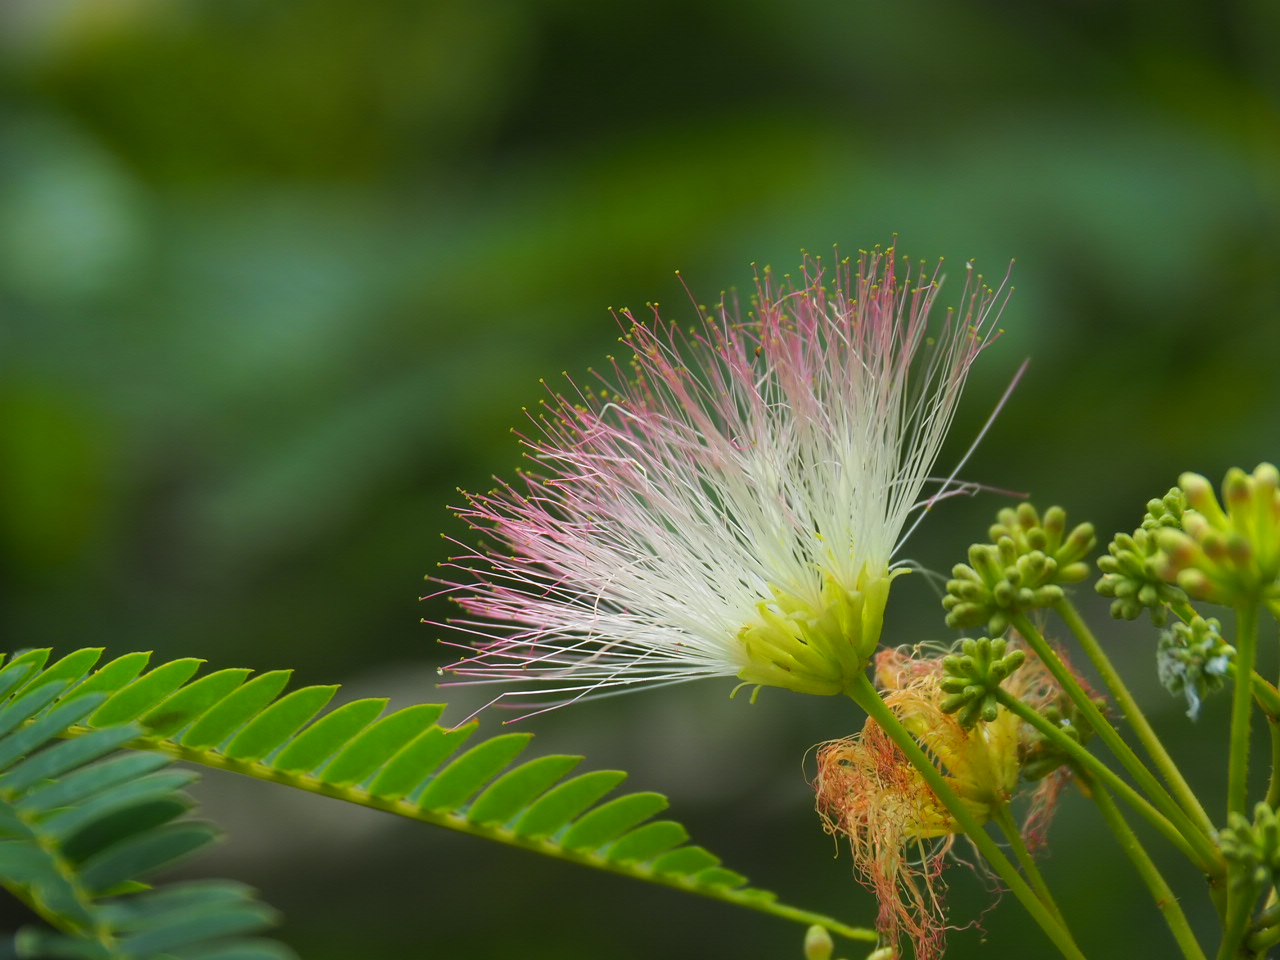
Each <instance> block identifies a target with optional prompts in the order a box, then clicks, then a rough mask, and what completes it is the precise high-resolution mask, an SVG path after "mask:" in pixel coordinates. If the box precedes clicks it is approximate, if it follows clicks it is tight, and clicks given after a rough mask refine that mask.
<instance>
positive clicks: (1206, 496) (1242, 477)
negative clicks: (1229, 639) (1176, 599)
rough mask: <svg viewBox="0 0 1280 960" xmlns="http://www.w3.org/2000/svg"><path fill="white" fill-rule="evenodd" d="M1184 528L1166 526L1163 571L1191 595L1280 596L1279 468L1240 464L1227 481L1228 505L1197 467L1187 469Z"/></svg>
mask: <svg viewBox="0 0 1280 960" xmlns="http://www.w3.org/2000/svg"><path fill="white" fill-rule="evenodd" d="M1178 486H1179V487H1181V488H1182V493H1183V495H1184V496H1185V497H1186V503H1187V509H1186V510H1185V511H1184V513H1183V515H1182V529H1181V530H1178V529H1174V528H1172V527H1169V528H1161V529H1159V530H1158V531H1157V532H1156V538H1157V540H1156V542H1157V544H1158V545H1159V547H1160V550H1161V553H1162V554H1163V556H1164V562H1163V565H1162V567H1161V570H1160V572H1161V575H1162V576H1163V577H1164V579H1166V580H1169V581H1172V582H1176V583H1177V584H1178V586H1180V587H1181V588H1182V589H1184V590H1185V591H1186V592H1187V593H1189V594H1190V595H1191V596H1193V597H1195V598H1197V599H1200V600H1207V601H1209V602H1210V603H1222V604H1226V605H1234V604H1238V603H1254V602H1257V601H1259V600H1270V599H1275V598H1277V597H1280V471H1278V470H1277V469H1276V468H1275V467H1274V466H1272V465H1271V464H1269V463H1261V464H1259V465H1258V466H1257V467H1256V468H1255V469H1254V471H1253V473H1252V474H1248V473H1245V472H1244V471H1243V470H1241V469H1239V468H1238V467H1233V468H1232V469H1231V470H1229V471H1227V476H1226V479H1225V480H1224V481H1223V483H1222V502H1223V503H1225V504H1226V508H1225V509H1224V508H1223V506H1222V504H1220V503H1219V501H1218V498H1217V496H1216V495H1215V494H1214V492H1213V487H1212V485H1211V484H1210V483H1209V481H1208V480H1206V479H1205V478H1204V477H1202V476H1200V474H1198V473H1184V474H1183V475H1182V476H1181V477H1179V478H1178Z"/></svg>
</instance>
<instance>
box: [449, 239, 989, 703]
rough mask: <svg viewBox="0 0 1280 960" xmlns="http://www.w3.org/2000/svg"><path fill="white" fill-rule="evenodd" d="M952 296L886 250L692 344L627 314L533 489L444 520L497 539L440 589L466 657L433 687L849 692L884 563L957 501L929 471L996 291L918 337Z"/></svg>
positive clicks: (874, 627) (538, 449)
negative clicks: (709, 684)
mask: <svg viewBox="0 0 1280 960" xmlns="http://www.w3.org/2000/svg"><path fill="white" fill-rule="evenodd" d="M941 282H942V274H941V264H939V265H938V266H937V267H935V268H934V269H933V270H932V271H931V272H927V273H926V272H924V271H923V268H922V269H921V272H919V273H917V274H916V275H914V276H913V275H912V272H911V268H910V265H909V264H906V263H905V262H904V261H903V260H902V259H900V258H899V257H898V256H897V255H896V252H895V250H894V249H893V248H892V247H890V248H888V249H886V250H881V249H879V248H877V249H876V250H874V251H871V252H864V253H863V254H862V255H861V256H860V257H859V258H858V259H857V261H856V262H850V261H849V260H845V261H843V262H841V263H840V265H839V267H838V268H837V269H835V270H834V271H831V277H830V279H829V280H828V278H827V276H826V275H825V271H824V268H823V265H822V264H821V262H820V261H817V260H812V259H809V260H807V261H806V263H805V265H804V267H803V270H802V274H801V279H800V280H798V281H795V282H793V281H792V280H791V279H790V278H788V279H785V280H783V281H781V282H779V281H778V280H777V279H776V278H775V277H774V276H773V275H772V274H771V273H770V271H768V270H765V271H764V273H763V275H762V276H761V275H758V276H757V279H756V293H755V296H754V297H753V298H752V301H751V308H750V310H749V311H748V313H747V314H746V316H745V317H744V316H740V315H739V313H738V311H737V310H736V308H734V307H732V306H726V305H725V304H723V303H722V304H720V305H719V306H718V307H717V308H716V309H715V310H714V311H709V312H707V311H700V312H704V313H706V315H705V316H703V317H702V320H701V322H700V324H699V325H698V326H697V328H696V329H695V330H694V331H692V332H690V333H689V334H687V335H685V334H682V333H680V332H679V331H678V330H676V329H675V328H674V327H671V326H667V325H664V324H663V323H662V322H661V321H660V320H659V318H658V315H657V311H656V309H655V310H654V313H653V316H652V318H650V319H649V320H648V321H647V322H641V321H637V320H636V319H635V318H634V317H633V316H632V315H631V314H630V313H629V312H627V311H623V312H622V314H621V316H620V319H621V320H623V321H625V322H626V324H628V330H627V334H626V336H625V337H624V340H623V342H624V343H625V344H626V345H627V346H628V347H629V348H630V349H631V350H632V351H633V353H634V356H633V357H632V358H630V359H629V360H628V362H627V364H626V366H625V367H624V365H622V364H619V363H618V362H617V361H611V363H612V370H611V372H609V373H608V374H605V375H601V376H599V377H598V380H599V381H600V384H599V385H595V384H593V385H592V386H590V387H586V386H578V385H576V384H572V382H571V386H572V389H571V390H570V391H569V392H568V393H567V394H559V393H552V396H551V398H550V400H549V401H547V402H546V403H545V404H544V408H543V410H542V411H541V412H540V413H539V414H538V415H537V416H534V417H532V419H533V421H534V423H535V424H536V425H537V427H538V430H537V432H536V433H535V434H534V435H532V436H529V437H525V438H524V444H525V446H526V447H527V448H528V456H529V457H530V458H531V460H532V461H533V463H534V464H535V467H534V469H533V470H532V471H530V472H526V473H523V474H521V477H520V482H519V483H516V484H503V485H502V486H500V487H499V488H498V489H497V490H495V491H493V492H491V493H488V494H482V495H468V496H467V504H466V506H464V507H462V508H460V509H458V510H457V513H458V514H459V516H461V517H463V518H464V519H466V520H467V521H468V522H469V523H470V524H471V525H472V526H473V527H474V528H475V529H477V530H481V531H484V532H485V533H486V534H487V535H488V537H489V542H488V544H487V546H485V547H482V548H480V549H479V550H478V551H474V552H468V553H465V554H463V555H461V556H458V557H455V558H453V560H452V561H451V562H450V563H449V564H447V565H446V566H447V567H448V568H452V569H453V570H454V571H459V573H458V574H457V579H452V577H453V576H454V575H453V574H451V575H449V576H450V579H443V580H441V581H440V582H441V583H443V584H444V586H445V590H444V591H443V592H448V593H453V594H454V595H455V598H456V599H457V601H458V603H459V604H460V605H461V607H462V609H463V611H464V616H462V617H460V618H457V619H454V620H451V621H449V623H450V624H451V625H453V626H454V627H456V628H459V629H461V630H463V631H466V632H469V633H471V634H472V635H473V637H474V638H475V639H474V641H473V643H472V645H471V647H470V648H469V649H470V655H469V656H467V657H466V658H465V659H463V660H461V661H459V662H457V663H455V664H453V665H451V666H449V667H447V668H445V670H447V671H448V672H449V673H452V674H453V675H454V676H456V677H459V678H462V679H463V681H465V682H470V683H495V684H502V685H505V686H507V687H508V688H509V689H507V690H506V691H505V692H503V693H502V694H501V695H500V696H499V697H498V699H503V698H512V697H517V698H518V697H527V696H533V697H537V698H539V699H540V700H544V701H550V702H551V705H558V704H561V703H565V702H569V701H572V700H576V699H580V698H582V697H584V696H588V695H605V694H610V693H616V692H622V691H625V690H628V689H632V688H634V687H637V686H639V685H642V684H649V685H653V684H666V683H678V682H683V681H686V680H692V679H694V678H697V677H713V676H736V677H738V678H739V679H740V680H741V681H743V682H744V683H746V684H750V685H753V686H758V685H771V686H779V687H787V688H789V689H792V690H798V691H802V692H806V693H820V694H835V693H840V692H843V691H844V690H845V689H846V688H847V687H848V686H849V684H850V683H851V682H852V680H853V679H854V678H855V677H856V676H858V675H859V674H860V673H861V672H862V671H863V670H864V669H865V668H866V665H867V662H868V660H869V658H870V657H871V655H872V653H873V651H874V650H875V648H876V646H877V644H878V642H879V637H880V632H881V627H882V623H883V616H884V609H885V603H886V601H887V598H888V594H889V586H890V583H891V581H892V580H893V578H894V577H895V576H896V575H897V574H898V573H901V572H903V570H904V566H903V564H902V561H898V560H895V554H896V553H897V551H898V549H899V548H900V547H901V545H902V543H903V541H904V540H905V539H906V536H907V535H908V534H910V532H911V531H912V530H913V529H914V528H915V525H916V523H918V522H919V520H920V519H921V518H922V516H923V511H924V509H925V508H927V507H928V506H929V505H931V504H932V503H934V502H936V501H937V500H938V499H939V498H941V497H944V496H947V495H950V494H953V493H956V492H959V491H960V490H961V489H962V488H961V487H960V486H959V485H957V484H956V483H955V481H954V477H955V473H954V472H953V473H952V474H951V476H950V477H947V478H945V479H938V478H933V477H932V476H931V471H932V468H933V465H934V461H935V460H936V458H937V456H938V452H939V449H940V448H941V446H942V442H943V439H944V438H945V436H946V434H947V430H948V428H949V426H950V424H951V421H952V417H953V415H954V413H955V409H956V405H957V403H958V401H959V399H960V394H961V391H962V389H963V387H964V383H965V378H966V376H967V375H968V372H969V369H970V366H971V365H972V363H973V361H974V359H975V357H976V356H977V355H978V353H979V352H980V351H981V350H982V349H983V347H985V346H986V345H987V344H988V343H989V342H990V341H991V339H992V338H993V336H994V335H995V324H996V321H997V319H998V315H999V312H1000V309H1001V308H1002V307H1003V303H1004V300H1005V297H1004V296H1003V291H1004V284H1001V286H1000V288H999V289H997V290H992V289H990V288H987V287H985V286H983V285H982V283H981V277H977V278H974V277H973V276H972V269H971V267H970V268H966V284H965V290H964V294H963V297H962V301H961V306H960V308H959V309H958V310H948V311H947V313H946V316H945V318H944V319H943V320H942V321H941V322H940V323H939V324H937V325H936V329H934V330H933V331H932V332H931V331H930V330H929V313H930V309H931V308H932V306H933V304H934V300H935V299H936V297H937V296H938V292H939V288H940V286H941ZM601 387H603V389H602V388H601ZM957 469H958V468H957ZM926 488H928V490H929V492H928V493H926Z"/></svg>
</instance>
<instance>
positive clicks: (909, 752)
mask: <svg viewBox="0 0 1280 960" xmlns="http://www.w3.org/2000/svg"><path fill="white" fill-rule="evenodd" d="M846 692H847V694H848V696H849V697H850V698H851V699H852V700H853V701H854V703H856V704H857V705H858V706H860V707H862V709H863V710H865V711H866V712H867V714H868V716H870V717H871V719H872V720H874V721H875V722H876V723H877V724H879V725H880V727H881V729H883V730H884V732H885V733H886V734H888V736H889V737H890V739H892V740H893V742H894V743H895V744H896V745H897V747H898V749H899V750H901V751H902V752H903V754H904V755H905V756H906V757H907V759H908V760H909V761H911V764H912V766H914V767H915V768H916V770H918V771H919V773H920V775H921V777H923V778H924V781H925V783H926V784H928V786H929V788H930V789H931V790H932V791H933V793H934V795H935V796H936V797H937V798H938V800H939V801H940V802H941V803H942V804H943V806H945V807H946V808H947V811H948V812H949V813H950V814H951V816H952V817H954V818H955V820H956V823H957V824H959V826H960V829H961V831H962V832H963V833H964V834H965V835H966V836H967V837H969V839H970V840H971V841H972V842H973V844H974V846H976V847H977V848H978V851H979V852H980V853H981V854H982V855H983V857H985V858H986V860H987V862H988V863H989V864H990V865H991V868H992V869H993V870H994V871H995V872H996V874H997V875H998V876H999V877H1000V879H1001V880H1003V881H1004V882H1005V884H1006V885H1008V887H1009V889H1010V890H1011V891H1012V892H1013V894H1014V896H1015V897H1017V898H1018V901H1019V902H1020V903H1021V904H1022V905H1023V907H1025V908H1026V910H1027V912H1028V913H1030V914H1031V916H1032V918H1033V919H1034V920H1035V921H1036V923H1037V924H1039V926H1040V928H1041V929H1042V930H1043V931H1044V932H1045V935H1046V936H1047V937H1048V938H1049V939H1050V940H1051V941H1052V942H1053V944H1054V946H1055V947H1057V948H1058V951H1059V952H1060V953H1061V954H1062V955H1063V956H1064V957H1068V958H1070V960H1084V954H1083V953H1081V952H1080V948H1079V947H1078V946H1076V943H1075V940H1074V939H1073V938H1072V936H1071V934H1070V933H1069V932H1068V931H1067V930H1066V928H1065V927H1063V926H1062V924H1061V923H1060V922H1059V921H1058V919H1057V917H1056V916H1055V915H1054V911H1053V910H1052V909H1051V908H1050V907H1049V906H1048V905H1047V904H1046V903H1044V902H1043V901H1042V900H1041V899H1040V897H1039V896H1038V895H1037V894H1036V892H1035V890H1034V889H1032V887H1031V885H1030V884H1029V883H1028V882H1027V881H1026V880H1024V879H1023V878H1022V875H1021V874H1020V873H1018V871H1017V868H1016V867H1014V865H1013V863H1012V862H1010V860H1009V858H1008V857H1007V856H1005V854H1004V851H1002V850H1001V849H1000V848H999V847H998V846H997V845H996V843H995V841H994V840H992V839H991V836H990V834H988V833H987V831H986V830H984V829H983V828H982V826H981V824H979V823H978V821H977V819H976V818H975V817H974V815H973V813H972V812H971V811H970V810H969V808H968V806H967V805H966V804H965V802H964V801H963V800H961V799H960V797H959V796H958V795H957V794H956V792H955V791H954V790H952V789H951V786H950V785H949V784H948V783H947V781H946V778H945V777H944V776H943V775H942V773H941V772H940V771H939V770H938V768H937V767H936V766H935V765H934V763H933V761H932V760H930V759H929V757H928V756H927V755H926V754H925V752H924V751H923V750H922V749H921V748H920V745H919V744H918V743H916V740H915V738H914V737H913V736H912V735H911V733H910V732H909V731H908V730H907V728H906V727H905V726H903V724H902V722H901V721H900V720H899V719H898V718H897V716H895V715H894V713H893V711H892V710H890V709H889V708H888V706H886V705H885V703H884V701H883V700H882V699H881V697H880V694H879V692H878V691H877V690H876V688H875V687H874V686H873V685H872V683H871V681H870V680H869V679H868V678H867V677H865V676H863V677H860V678H858V679H857V680H856V681H855V682H854V683H853V685H852V686H851V687H850V688H849V689H848V691H846Z"/></svg>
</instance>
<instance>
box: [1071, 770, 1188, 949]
mask: <svg viewBox="0 0 1280 960" xmlns="http://www.w3.org/2000/svg"><path fill="white" fill-rule="evenodd" d="M1080 776H1081V778H1082V779H1083V781H1084V784H1085V786H1086V788H1087V790H1088V793H1089V795H1090V796H1091V797H1092V799H1093V801H1094V803H1095V804H1097V807H1098V811H1099V812H1100V813H1101V814H1102V819H1103V820H1105V821H1106V824H1107V826H1108V827H1109V828H1110V829H1111V832H1112V833H1113V834H1114V835H1115V837H1116V839H1117V840H1118V841H1119V842H1120V848H1121V849H1122V850H1123V851H1124V853H1125V856H1127V857H1128V858H1129V860H1130V862H1131V863H1132V864H1133V866H1134V868H1135V869H1136V870H1137V871H1138V875H1139V876H1140V877H1142V881H1143V883H1145V884H1146V885H1147V889H1148V890H1150V891H1151V896H1152V898H1153V899H1154V900H1155V902H1156V907H1157V908H1158V909H1159V910H1160V913H1161V915H1162V916H1163V917H1164V921H1165V923H1166V924H1167V925H1168V927H1169V932H1170V933H1172V934H1173V938H1174V940H1176V941H1177V943H1178V948H1179V949H1180V950H1181V951H1182V955H1183V956H1184V957H1185V958H1186V960H1205V955H1204V950H1203V949H1201V947H1200V943H1199V941H1198V940H1196V936H1195V933H1194V932H1192V930H1191V925H1190V924H1189V923H1188V922H1187V915H1186V914H1185V913H1183V911H1182V907H1181V906H1179V904H1178V898H1177V897H1176V896H1174V893H1173V890H1172V889H1170V887H1169V884H1168V883H1167V882H1166V881H1165V879H1164V877H1163V876H1162V875H1161V873H1160V870H1159V869H1158V868H1157V867H1156V865H1155V863H1154V862H1152V860H1151V857H1150V856H1148V854H1147V851H1146V849H1145V848H1144V847H1143V846H1142V843H1141V842H1140V841H1139V840H1138V837H1137V835H1136V834H1135V833H1134V832H1133V828H1132V827H1130V826H1129V824H1128V822H1126V821H1125V818H1124V815H1123V814H1122V813H1121V812H1120V809H1119V808H1118V807H1117V806H1116V802H1115V800H1114V799H1113V798H1112V796H1111V794H1110V792H1109V791H1108V790H1107V788H1106V787H1104V786H1103V785H1102V784H1101V783H1098V782H1097V780H1096V779H1095V778H1094V776H1093V774H1092V773H1085V772H1081V773H1080Z"/></svg>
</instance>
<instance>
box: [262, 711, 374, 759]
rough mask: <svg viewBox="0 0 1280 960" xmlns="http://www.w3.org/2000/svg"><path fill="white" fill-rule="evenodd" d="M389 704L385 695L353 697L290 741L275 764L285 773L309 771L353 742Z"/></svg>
mask: <svg viewBox="0 0 1280 960" xmlns="http://www.w3.org/2000/svg"><path fill="white" fill-rule="evenodd" d="M386 705H387V701H386V700H384V699H376V700H353V701H352V702H351V703H348V704H346V705H345V706H341V707H339V708H338V709H337V710H334V711H333V712H332V713H330V714H328V715H327V716H324V717H321V718H320V719H319V720H317V721H316V722H315V723H313V724H312V725H311V726H309V727H308V728H307V729H306V730H304V731H303V732H302V734H301V736H299V737H298V738H297V739H295V740H293V741H291V742H290V743H289V744H288V745H287V746H286V747H285V748H284V749H283V750H281V751H280V755H279V756H278V757H276V759H275V763H274V764H273V766H274V767H275V768H276V769H277V770H280V771H282V772H284V773H310V772H311V771H312V770H314V769H315V768H316V767H318V766H320V764H322V763H324V762H325V760H327V759H329V757H331V756H333V755H334V754H335V753H337V752H338V751H339V750H341V749H342V747H343V745H344V744H346V743H348V742H350V741H351V740H352V739H354V738H355V737H356V735H357V734H359V733H360V731H361V730H363V729H364V728H365V727H367V726H368V725H369V724H371V723H372V722H373V718H374V717H376V716H377V715H378V714H380V713H381V712H382V708H383V707H385V706H386Z"/></svg>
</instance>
